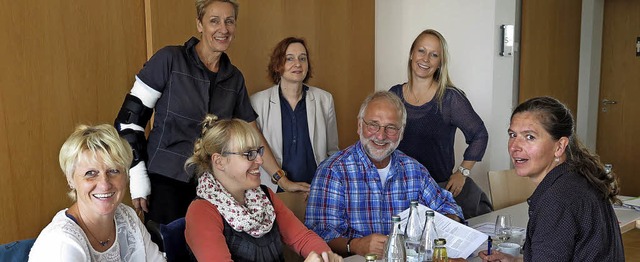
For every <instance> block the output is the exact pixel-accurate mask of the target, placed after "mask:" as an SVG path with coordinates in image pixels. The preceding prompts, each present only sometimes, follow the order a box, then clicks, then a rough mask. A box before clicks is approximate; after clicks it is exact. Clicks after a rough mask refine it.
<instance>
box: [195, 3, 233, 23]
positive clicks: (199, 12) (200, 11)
mask: <svg viewBox="0 0 640 262" xmlns="http://www.w3.org/2000/svg"><path fill="white" fill-rule="evenodd" d="M213 2H223V3H229V4H231V5H232V6H233V14H234V15H233V16H234V17H235V19H236V20H237V19H238V11H239V9H240V6H239V5H238V2H237V1H236V0H196V17H197V18H198V21H202V17H204V13H205V8H207V6H209V5H210V4H211V3H213Z"/></svg>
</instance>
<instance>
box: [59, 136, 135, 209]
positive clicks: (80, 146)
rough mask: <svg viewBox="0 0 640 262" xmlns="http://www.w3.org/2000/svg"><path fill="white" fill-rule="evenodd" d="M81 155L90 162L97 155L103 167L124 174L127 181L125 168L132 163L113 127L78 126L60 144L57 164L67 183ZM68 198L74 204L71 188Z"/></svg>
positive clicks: (131, 154)
mask: <svg viewBox="0 0 640 262" xmlns="http://www.w3.org/2000/svg"><path fill="white" fill-rule="evenodd" d="M85 151H88V152H90V153H91V156H92V157H94V158H95V157H96V156H97V155H98V154H100V156H101V157H102V160H103V161H104V162H105V163H106V164H107V165H109V166H112V167H117V168H118V169H120V170H122V171H124V173H125V174H126V175H127V181H128V178H129V167H130V166H131V161H133V153H132V151H131V146H129V144H128V143H127V141H126V140H125V139H123V138H121V137H120V135H118V132H117V131H116V129H115V128H114V127H113V126H111V125H108V124H102V125H97V126H88V125H78V126H77V127H76V130H75V131H74V132H73V133H72V134H71V135H70V136H69V138H67V141H65V142H64V144H62V148H60V155H59V156H58V161H59V162H60V168H61V169H62V172H64V175H65V177H66V178H67V183H70V181H72V180H73V173H74V172H75V169H76V163H77V162H78V160H79V159H80V157H82V156H83V153H84V152H85ZM68 194H69V197H70V198H71V199H72V200H74V201H75V200H76V191H75V188H71V191H69V193H68Z"/></svg>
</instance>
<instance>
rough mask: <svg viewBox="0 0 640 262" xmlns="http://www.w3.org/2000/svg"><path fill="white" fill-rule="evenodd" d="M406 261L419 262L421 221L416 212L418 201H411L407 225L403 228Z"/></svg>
mask: <svg viewBox="0 0 640 262" xmlns="http://www.w3.org/2000/svg"><path fill="white" fill-rule="evenodd" d="M404 236H405V247H406V255H407V262H421V260H420V239H421V237H422V221H421V219H420V214H419V212H418V201H417V200H413V201H411V204H410V208H409V218H408V219H407V227H405V230H404Z"/></svg>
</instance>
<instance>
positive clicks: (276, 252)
mask: <svg viewBox="0 0 640 262" xmlns="http://www.w3.org/2000/svg"><path fill="white" fill-rule="evenodd" d="M260 188H261V189H262V191H264V193H265V194H266V195H267V199H269V201H271V196H270V195H269V190H268V189H267V187H266V186H264V185H260ZM271 203H272V204H273V202H271ZM222 221H223V222H224V230H223V234H224V237H225V239H226V241H227V246H228V247H229V252H231V259H233V261H236V262H239V261H255V262H272V261H284V256H283V254H282V239H281V237H280V230H279V229H278V224H277V223H276V222H275V221H273V227H272V228H271V231H269V233H267V234H265V235H264V236H262V237H260V238H254V237H252V236H251V235H249V234H247V233H246V232H237V231H235V230H233V228H232V227H231V226H230V225H229V224H228V223H227V221H226V220H224V219H223V220H222Z"/></svg>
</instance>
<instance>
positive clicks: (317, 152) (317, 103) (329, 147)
mask: <svg viewBox="0 0 640 262" xmlns="http://www.w3.org/2000/svg"><path fill="white" fill-rule="evenodd" d="M307 86H308V87H309V90H308V91H307V93H306V96H305V103H306V109H307V123H308V126H309V138H310V140H311V146H312V147H313V155H314V157H315V159H316V164H320V162H322V160H324V159H326V158H327V157H329V156H331V155H332V154H333V153H335V152H338V127H337V125H336V112H335V107H334V105H333V96H331V93H329V92H327V91H324V90H322V89H320V88H317V87H313V86H309V85H307ZM279 88H280V87H279V85H275V86H272V87H271V88H269V89H266V90H263V91H260V92H258V93H255V94H253V95H252V96H251V105H252V106H253V109H254V110H255V111H256V113H258V119H256V123H257V124H258V128H260V130H262V134H263V135H264V137H265V138H266V139H267V142H268V143H269V146H270V147H271V151H272V152H273V155H274V156H275V158H276V161H278V164H279V165H282V112H281V111H280V93H279ZM260 172H261V173H262V174H261V181H262V184H264V185H267V186H269V187H270V188H271V189H272V190H273V191H276V189H277V187H278V185H275V184H273V183H272V182H271V174H268V173H267V172H266V171H265V170H264V169H262V168H260Z"/></svg>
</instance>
